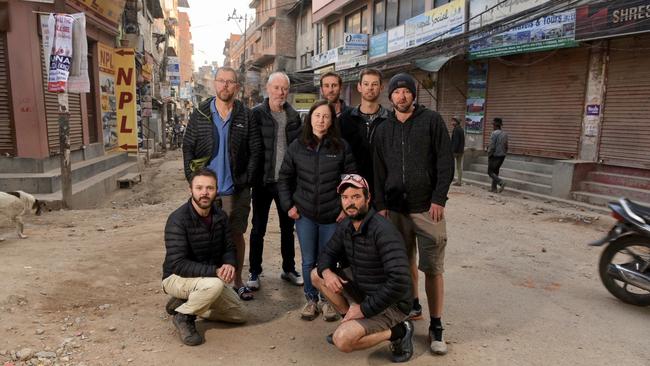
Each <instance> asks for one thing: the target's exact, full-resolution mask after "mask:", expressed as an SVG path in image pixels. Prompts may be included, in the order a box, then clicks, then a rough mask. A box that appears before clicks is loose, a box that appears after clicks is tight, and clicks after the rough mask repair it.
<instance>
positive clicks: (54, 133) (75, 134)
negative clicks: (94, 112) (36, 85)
mask: <svg viewBox="0 0 650 366" xmlns="http://www.w3.org/2000/svg"><path fill="white" fill-rule="evenodd" d="M41 65H42V68H43V69H42V72H43V96H44V99H45V118H46V119H47V142H48V146H49V150H50V154H51V155H53V154H58V153H59V98H58V96H57V94H56V93H50V92H48V91H47V70H46V68H45V67H46V66H45V62H44V60H43V47H41ZM68 104H69V108H70V120H69V124H70V149H71V150H77V149H79V148H81V146H82V145H83V131H82V126H83V120H82V116H81V95H80V94H77V93H70V94H68Z"/></svg>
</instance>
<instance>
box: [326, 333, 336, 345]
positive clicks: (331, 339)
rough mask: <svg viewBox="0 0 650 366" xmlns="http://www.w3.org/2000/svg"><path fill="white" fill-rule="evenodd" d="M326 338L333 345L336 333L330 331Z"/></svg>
mask: <svg viewBox="0 0 650 366" xmlns="http://www.w3.org/2000/svg"><path fill="white" fill-rule="evenodd" d="M325 340H326V341H327V343H329V344H331V345H332V346H333V345H334V333H330V334H328V335H327V336H326V337H325Z"/></svg>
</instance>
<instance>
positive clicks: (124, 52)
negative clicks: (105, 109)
mask: <svg viewBox="0 0 650 366" xmlns="http://www.w3.org/2000/svg"><path fill="white" fill-rule="evenodd" d="M114 61H115V71H116V72H117V75H116V81H115V96H116V98H117V147H118V148H119V149H121V150H123V151H137V149H138V134H137V126H136V123H137V122H136V121H137V114H136V110H137V107H136V89H135V87H136V85H135V83H136V75H135V51H134V50H133V48H120V49H117V50H115V54H114Z"/></svg>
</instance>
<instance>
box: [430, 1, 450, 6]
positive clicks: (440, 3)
mask: <svg viewBox="0 0 650 366" xmlns="http://www.w3.org/2000/svg"><path fill="white" fill-rule="evenodd" d="M449 1H450V0H433V7H434V8H437V7H439V6H443V5H445V4H448V3H449Z"/></svg>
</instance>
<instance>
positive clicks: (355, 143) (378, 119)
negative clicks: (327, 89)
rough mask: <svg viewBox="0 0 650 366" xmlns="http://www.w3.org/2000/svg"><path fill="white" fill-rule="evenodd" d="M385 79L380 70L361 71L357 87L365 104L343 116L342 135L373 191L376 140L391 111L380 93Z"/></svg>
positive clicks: (341, 121)
mask: <svg viewBox="0 0 650 366" xmlns="http://www.w3.org/2000/svg"><path fill="white" fill-rule="evenodd" d="M381 80H382V75H381V72H380V71H379V70H376V69H364V70H363V71H361V73H360V74H359V83H358V84H357V91H358V92H359V93H360V94H361V104H360V105H359V106H358V107H356V108H348V109H347V110H345V111H344V112H343V113H341V116H340V117H339V124H340V126H341V136H342V137H343V139H345V141H347V142H348V143H349V144H350V146H351V147H352V154H353V155H354V161H355V162H356V164H357V169H358V170H359V173H360V174H361V176H363V177H366V178H367V179H368V182H369V183H370V187H373V188H374V184H373V178H374V173H373V170H372V139H373V137H374V135H375V130H376V128H377V126H379V125H380V124H381V123H382V122H384V121H385V120H386V118H388V111H387V110H386V109H384V107H382V106H381V104H379V94H381V91H382V90H383V86H382V84H381ZM371 193H372V192H371Z"/></svg>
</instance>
